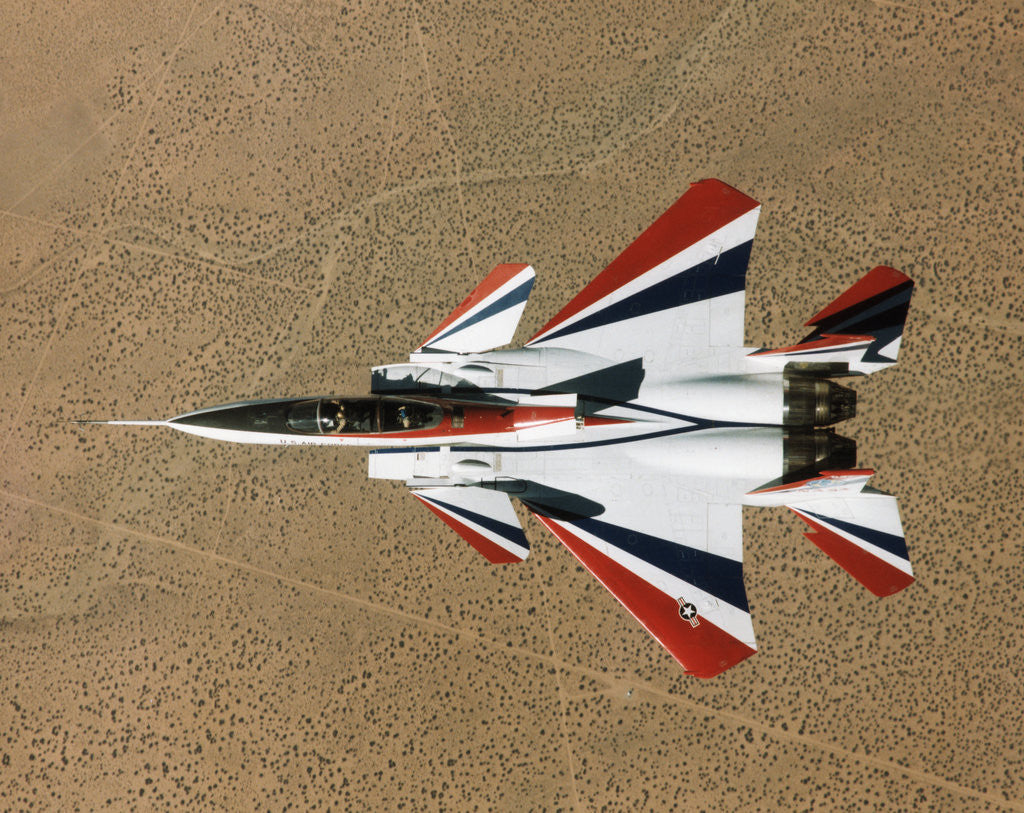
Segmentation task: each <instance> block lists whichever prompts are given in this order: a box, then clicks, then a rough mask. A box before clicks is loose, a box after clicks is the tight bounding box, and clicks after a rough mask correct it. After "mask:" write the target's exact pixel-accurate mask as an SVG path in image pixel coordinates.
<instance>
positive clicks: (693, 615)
mask: <svg viewBox="0 0 1024 813" xmlns="http://www.w3.org/2000/svg"><path fill="white" fill-rule="evenodd" d="M676 601H678V602H679V617H680V618H682V619H683V620H684V621H689V622H690V626H691V627H697V626H700V619H699V618H697V608H696V607H695V606H694V605H692V604H690V603H689V602H688V601H687V600H686V599H684V598H677V599H676Z"/></svg>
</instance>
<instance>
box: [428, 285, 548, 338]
mask: <svg viewBox="0 0 1024 813" xmlns="http://www.w3.org/2000/svg"><path fill="white" fill-rule="evenodd" d="M533 280H534V278H533V277H530V278H529V279H528V280H526V282H524V283H523V284H522V285H520V286H519V287H518V288H514V289H513V290H511V291H509V292H508V293H507V294H505V296H503V297H502V298H501V299H499V300H498V301H496V302H492V303H491V304H490V305H488V306H487V307H486V308H484V309H483V310H482V311H480V312H479V313H478V314H476V315H475V316H474V317H473V318H472V319H467V320H466V321H465V322H460V323H459V324H457V325H456V326H455V327H453V328H451V329H449V330H448V331H447V332H446V333H442V334H441V335H440V336H436V337H435V338H433V339H431V340H430V341H429V342H428V343H427V345H426V346H427V347H429V346H430V345H432V344H437V343H438V342H440V341H441V340H442V339H447V338H448V337H449V336H451V335H452V334H455V333H458V332H459V331H460V330H465V329H466V328H467V327H470V326H471V325H475V324H476V323H477V322H482V321H483V320H484V319H489V318H490V317H492V316H494V314H496V313H501V311H504V310H508V309H509V308H514V307H515V306H516V305H518V304H519V303H520V302H525V301H526V300H527V299H529V297H530V291H531V290H532V289H533Z"/></svg>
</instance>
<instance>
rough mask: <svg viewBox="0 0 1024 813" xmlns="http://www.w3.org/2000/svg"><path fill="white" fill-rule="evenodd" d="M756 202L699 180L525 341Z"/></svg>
mask: <svg viewBox="0 0 1024 813" xmlns="http://www.w3.org/2000/svg"><path fill="white" fill-rule="evenodd" d="M759 205H760V204H759V203H758V202H757V201H756V200H754V199H753V198H750V197H748V196H747V195H744V194H743V193H742V192H740V191H738V190H736V189H733V188H732V187H731V186H728V185H727V184H724V183H722V182H721V181H718V180H715V179H708V180H705V181H698V182H697V183H695V184H691V186H690V188H689V189H688V190H687V191H686V192H685V193H684V194H683V196H682V197H681V198H679V200H677V201H676V202H675V203H674V204H672V206H671V207H669V209H668V211H667V212H665V213H664V214H663V215H662V216H661V217H659V218H658V219H657V220H655V221H654V223H652V224H651V225H650V226H649V227H648V228H647V230H646V231H645V232H644V233H643V234H641V235H640V236H639V237H638V238H637V239H636V240H634V241H633V242H632V243H631V244H630V245H629V247H628V248H626V250H625V251H623V252H622V253H621V254H620V255H619V256H618V257H616V258H615V259H614V260H613V261H612V263H611V265H609V266H608V267H607V268H605V269H604V271H602V272H601V273H600V274H598V275H597V276H596V277H595V278H594V279H593V281H591V283H590V284H589V285H587V286H586V287H585V288H584V289H583V290H582V291H580V292H579V293H578V294H577V295H576V296H575V297H574V298H573V299H572V300H570V302H569V304H567V305H566V306H565V307H564V308H562V310H560V311H559V312H558V314H557V315H556V316H555V317H554V318H553V319H551V321H549V322H548V323H547V324H546V325H544V327H542V328H541V329H540V331H538V332H537V334H536V335H534V337H533V338H532V339H530V341H534V340H535V339H537V338H538V337H539V336H541V335H543V334H544V333H547V332H548V331H549V330H550V329H551V328H553V327H554V326H555V325H557V324H559V323H560V322H563V321H564V320H566V319H568V318H570V317H571V316H574V315H575V314H577V313H579V312H580V311H581V310H583V309H584V308H587V307H589V306H590V305H593V304H594V303H595V302H597V301H599V300H601V299H603V298H604V297H606V296H607V295H608V294H610V293H611V292H612V291H614V290H616V289H618V288H621V287H622V286H623V285H625V284H626V283H627V282H630V281H632V280H634V279H636V278H637V277H639V276H640V275H642V274H644V273H646V272H647V271H650V270H651V269H652V268H654V267H656V266H658V265H660V264H661V263H663V262H665V260H667V259H669V258H670V257H674V256H675V255H676V254H678V253H679V252H681V251H682V250H683V249H685V248H688V247H689V246H692V245H693V244H694V243H696V242H697V241H699V240H702V239H703V238H705V237H707V236H708V235H709V234H712V233H714V232H715V231H717V230H718V229H720V228H722V226H725V225H726V224H728V223H731V222H732V221H733V220H735V219H736V218H737V217H739V216H740V215H744V214H746V213H747V212H749V211H751V210H752V209H755V208H757V206H759Z"/></svg>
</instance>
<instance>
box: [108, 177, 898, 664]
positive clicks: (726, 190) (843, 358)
mask: <svg viewBox="0 0 1024 813" xmlns="http://www.w3.org/2000/svg"><path fill="white" fill-rule="evenodd" d="M759 213H760V205H759V204H758V202H757V201H755V200H753V199H751V198H750V197H748V196H747V195H745V194H743V193H742V192H739V191H737V190H736V189H733V188H732V187H730V186H728V185H726V184H724V183H722V182H721V181H717V180H705V181H701V182H699V183H695V184H693V185H692V186H691V187H690V189H689V190H688V191H687V192H686V193H685V194H684V195H683V196H682V197H681V198H680V199H679V200H678V201H677V202H676V203H675V204H673V205H672V206H671V207H670V208H669V209H668V211H666V212H665V213H664V214H663V215H662V216H661V217H660V218H658V220H657V221H655V222H654V224H653V225H651V226H650V227H649V228H648V229H647V230H646V231H644V232H643V234H641V235H640V236H639V237H638V238H637V239H636V240H635V241H634V242H633V243H632V244H631V245H630V246H629V247H628V248H627V249H626V250H625V251H624V252H623V253H622V254H621V255H620V256H619V257H617V258H616V259H615V260H614V261H613V262H612V263H611V265H609V266H608V267H607V268H606V269H605V270H604V271H603V272H601V273H600V274H598V275H597V277H596V278H595V279H594V280H593V281H592V282H591V283H590V284H589V285H587V286H586V287H585V288H583V290H581V291H580V292H579V293H578V294H577V295H576V296H575V297H574V298H573V299H572V300H571V301H569V303H568V304H567V305H566V306H565V307H564V308H562V310H561V311H559V312H558V313H557V314H556V315H555V316H554V317H553V318H552V319H551V320H550V321H549V322H548V323H547V324H546V325H544V327H543V328H541V330H540V331H539V332H538V333H537V334H536V335H535V336H533V338H531V339H530V340H529V341H528V342H527V343H526V344H525V345H524V346H522V347H518V348H514V349H496V348H501V347H504V346H506V345H508V344H509V343H510V342H511V341H512V338H513V334H514V332H515V329H516V326H517V324H518V323H519V319H520V316H521V315H522V313H523V309H524V307H525V306H526V301H527V298H528V296H529V294H530V291H531V289H532V286H533V282H534V271H533V269H532V268H531V267H530V266H529V265H524V264H504V265H499V266H497V267H496V268H495V269H494V270H493V271H491V273H490V274H489V275H488V276H487V277H486V278H485V279H484V281H483V282H481V283H480V284H479V285H478V286H477V287H476V288H475V289H474V290H473V291H472V293H470V295H469V296H468V297H466V299H465V300H463V301H462V303H461V304H459V305H458V307H456V308H455V310H453V311H452V312H451V315H449V316H448V318H447V319H445V320H444V321H443V322H442V323H441V324H440V325H439V326H438V327H437V329H436V330H434V331H433V333H431V334H430V335H429V336H428V337H427V338H426V340H425V341H423V342H422V343H421V344H420V345H419V346H418V347H417V348H416V349H415V350H414V351H413V352H412V354H411V355H410V357H409V362H408V363H402V364H391V365H387V366H381V367H374V368H373V370H372V383H371V388H370V389H371V394H370V395H368V396H363V397H355V398H352V397H343V396H323V397H305V398H287V399H279V400H269V401H268V400H260V401H243V402H240V403H234V404H228V405H225V406H217V407H211V408H207V409H200V410H198V411H196V412H189V413H188V414H185V415H179V416H177V417H175V418H171V419H169V420H165V421H138V422H134V421H126V422H113V423H144V424H150V425H162V426H169V427H171V428H172V429H177V430H180V431H182V432H188V433H190V434H193V435H199V436H201V437H205V438H213V439H216V440H228V441H235V442H239V443H264V444H285V445H292V444H294V445H311V444H315V445H338V446H345V445H356V446H369V447H376V448H374V449H373V450H372V451H370V452H369V475H370V477H374V478H386V479H397V480H401V481H403V482H404V483H405V485H406V486H407V487H408V488H409V490H410V491H411V493H412V494H413V496H415V497H416V498H417V499H419V500H420V501H421V502H422V503H423V504H424V505H425V506H426V507H427V508H429V509H430V510H431V511H433V512H434V513H435V514H436V515H437V516H439V517H440V518H441V519H442V520H444V521H445V522H446V523H447V524H448V525H449V526H451V528H453V529H454V530H455V531H456V532H457V533H458V534H459V535H460V536H462V537H463V538H464V539H465V540H466V541H467V542H468V543H469V544H470V545H472V546H473V547H474V548H476V550H478V551H479V552H480V553H481V554H483V556H484V557H485V558H486V559H487V560H488V561H490V562H493V563H514V562H519V561H522V560H523V559H525V558H526V556H527V554H528V553H529V548H530V545H529V541H528V540H527V537H526V535H525V534H524V532H523V529H522V527H521V525H520V522H519V520H518V518H517V515H516V512H515V510H514V508H513V504H512V502H511V500H512V499H515V500H518V501H519V502H520V503H522V504H523V505H525V506H526V508H527V509H528V510H529V512H530V513H532V514H533V515H534V516H535V517H536V518H537V519H538V520H540V522H541V523H542V524H543V525H544V526H545V527H546V528H547V529H548V530H549V531H550V532H551V533H552V534H553V535H554V536H555V537H556V538H557V539H558V540H559V541H560V542H561V543H562V544H563V545H565V547H567V548H568V549H569V551H570V552H571V553H572V554H573V555H574V556H575V557H576V558H577V559H578V560H579V561H580V562H581V563H582V564H583V566H584V567H585V568H586V569H587V570H589V571H590V572H591V573H593V574H594V576H596V577H597V579H598V580H600V582H601V583H602V584H603V585H604V586H605V587H607V588H608V590H610V591H611V593H612V594H613V595H614V596H615V598H617V599H618V600H619V602H620V603H621V604H622V606H623V607H625V608H626V610H628V611H629V612H630V613H631V614H632V615H633V616H634V617H635V618H636V619H637V621H639V622H640V623H641V624H642V625H643V626H644V628H645V629H646V630H647V631H648V632H649V633H651V635H653V636H654V637H655V638H656V639H657V640H658V642H659V643H661V645H662V646H663V647H665V649H667V650H668V652H669V653H670V654H671V655H672V657H674V658H675V659H676V660H677V661H678V662H679V663H680V664H681V665H682V667H683V669H684V670H685V671H686V672H687V673H688V674H691V675H696V676H698V677H704V678H708V677H712V676H714V675H717V674H719V673H721V672H723V671H724V670H726V669H728V668H730V667H732V666H734V665H736V664H737V663H739V662H740V661H742V660H744V659H745V658H747V657H749V656H750V655H752V654H753V653H754V652H755V651H756V644H755V638H754V629H753V625H752V622H751V616H750V607H749V604H748V601H747V595H746V590H745V588H744V584H743V528H742V508H743V506H766V507H767V506H785V507H787V508H789V509H790V510H791V511H793V512H794V513H795V514H796V515H797V516H798V517H799V518H800V519H801V520H803V521H804V522H805V523H806V524H807V525H808V526H809V531H808V532H806V533H805V535H806V536H807V537H808V539H810V540H811V542H813V543H814V544H815V545H817V546H818V547H819V548H821V550H823V551H824V552H825V553H826V554H828V555H829V556H830V557H831V558H832V559H834V560H835V561H836V562H837V563H838V564H839V565H840V566H842V567H843V568H844V569H845V570H846V571H847V572H848V573H849V574H850V575H851V576H853V577H854V578H855V579H856V580H857V581H859V582H860V583H861V584H863V585H864V586H865V587H866V588H867V589H868V590H870V591H871V592H872V593H874V594H875V595H876V596H887V595H890V594H892V593H895V592H897V591H899V590H902V589H903V588H904V587H906V586H907V585H909V584H910V583H911V582H912V581H913V574H912V570H911V566H910V560H909V556H908V554H907V546H906V542H905V540H904V534H903V529H902V525H901V522H900V515H899V511H898V508H897V505H896V498H895V497H893V496H890V495H888V494H885V493H883V492H881V491H877V490H875V489H874V488H872V487H871V486H869V485H868V481H869V479H870V478H871V476H872V474H874V472H873V471H872V470H871V469H868V468H859V467H858V466H857V449H856V444H855V442H854V441H852V440H849V439H847V438H844V437H842V436H840V435H838V434H836V432H835V430H834V429H833V428H831V427H832V425H834V424H836V423H839V422H840V421H844V420H847V419H848V418H852V417H853V416H854V413H855V406H856V394H855V392H854V391H852V390H850V389H848V388H847V387H844V386H841V385H840V384H838V383H836V382H835V381H833V380H832V379H834V378H843V377H847V376H860V375H869V374H871V373H873V372H877V371H878V370H883V369H885V368H887V367H890V366H892V365H893V364H895V363H896V357H897V353H898V351H899V347H900V340H901V337H902V333H903V326H904V322H905V321H906V317H907V311H908V308H909V304H910V296H911V292H912V289H913V282H912V281H911V280H910V279H909V278H908V277H906V276H905V275H904V274H902V273H901V272H899V271H897V270H895V269H893V268H888V267H885V266H879V267H876V268H874V269H872V270H871V271H869V272H868V273H867V274H866V275H865V276H864V277H863V278H862V279H861V280H860V281H859V282H857V283H856V284H855V285H853V287H851V288H850V289H849V290H847V291H846V292H845V293H843V294H842V295H841V296H839V297H838V298H837V299H836V300H835V301H833V302H832V303H831V304H830V305H828V306H827V307H825V308H824V310H822V311H820V312H819V313H817V314H816V315H815V316H813V317H812V318H811V319H810V320H809V321H808V322H807V325H808V326H810V327H813V330H812V331H811V332H810V333H808V334H807V335H806V336H805V337H804V338H803V339H802V340H800V341H798V342H797V343H795V344H793V345H791V346H788V347H781V348H758V347H748V346H745V345H744V343H743V339H744V336H743V320H744V302H745V284H746V272H747V264H748V260H749V259H750V252H751V246H752V243H753V238H754V230H755V227H756V224H757V219H758V215H759Z"/></svg>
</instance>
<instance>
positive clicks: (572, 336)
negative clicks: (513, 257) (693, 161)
mask: <svg viewBox="0 0 1024 813" xmlns="http://www.w3.org/2000/svg"><path fill="white" fill-rule="evenodd" d="M760 211H761V207H760V204H759V203H758V202H757V201H756V200H753V199H752V198H750V197H747V196H746V195H744V194H743V193H742V192H739V191H737V190H736V189H733V188H732V187H731V186H727V185H726V184H724V183H722V182H721V181H717V180H705V181H700V182H698V183H695V184H693V185H692V186H691V187H690V189H689V190H688V191H687V192H686V193H685V194H684V195H683V196H682V197H681V198H680V199H679V200H678V201H676V202H675V203H674V204H673V205H672V206H671V207H670V208H669V209H668V211H667V212H665V213H664V214H663V215H662V216H661V217H659V218H658V219H657V220H656V221H655V222H654V223H653V225H651V226H650V227H649V228H648V229H647V230H646V231H645V232H644V233H643V234H641V235H640V236H639V237H638V238H637V239H636V240H635V241H634V242H633V243H632V244H631V245H630V246H629V247H628V248H627V249H626V250H625V251H623V252H622V254H620V255H619V256H618V257H617V258H616V259H615V260H614V261H613V262H612V263H611V265H609V266H608V267H607V268H606V269H605V270H604V271H602V272H601V273H600V274H598V275H597V277H596V278H595V279H594V280H593V282H591V283H590V284H589V285H587V286H586V287H585V288H584V289H583V290H582V291H580V292H579V294H577V295H576V297H575V298H574V299H572V300H571V301H570V302H569V304H567V305H566V306H565V307H564V308H562V310H561V311H560V312H559V313H558V314H557V315H556V316H555V317H554V318H553V319H552V320H551V321H550V322H548V323H547V324H546V325H545V326H544V327H543V328H541V330H540V332H539V333H537V335H535V336H534V337H533V338H532V339H531V340H530V342H529V346H533V347H565V348H570V349H574V350H583V351H586V352H589V353H593V354H595V355H599V356H604V357H605V358H609V359H612V360H613V361H624V360H627V359H631V358H636V357H637V356H643V358H644V362H645V368H647V369H651V368H652V367H657V366H658V365H659V363H663V364H669V363H671V361H672V360H673V359H676V358H677V355H676V354H677V353H678V350H679V349H680V348H688V349H696V350H706V349H709V348H714V347H742V346H743V312H744V301H745V293H744V287H745V285H746V273H747V261H748V260H749V258H750V249H751V245H752V242H753V239H754V230H755V228H756V226H757V217H758V214H759V213H760ZM662 360H663V361H662Z"/></svg>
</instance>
